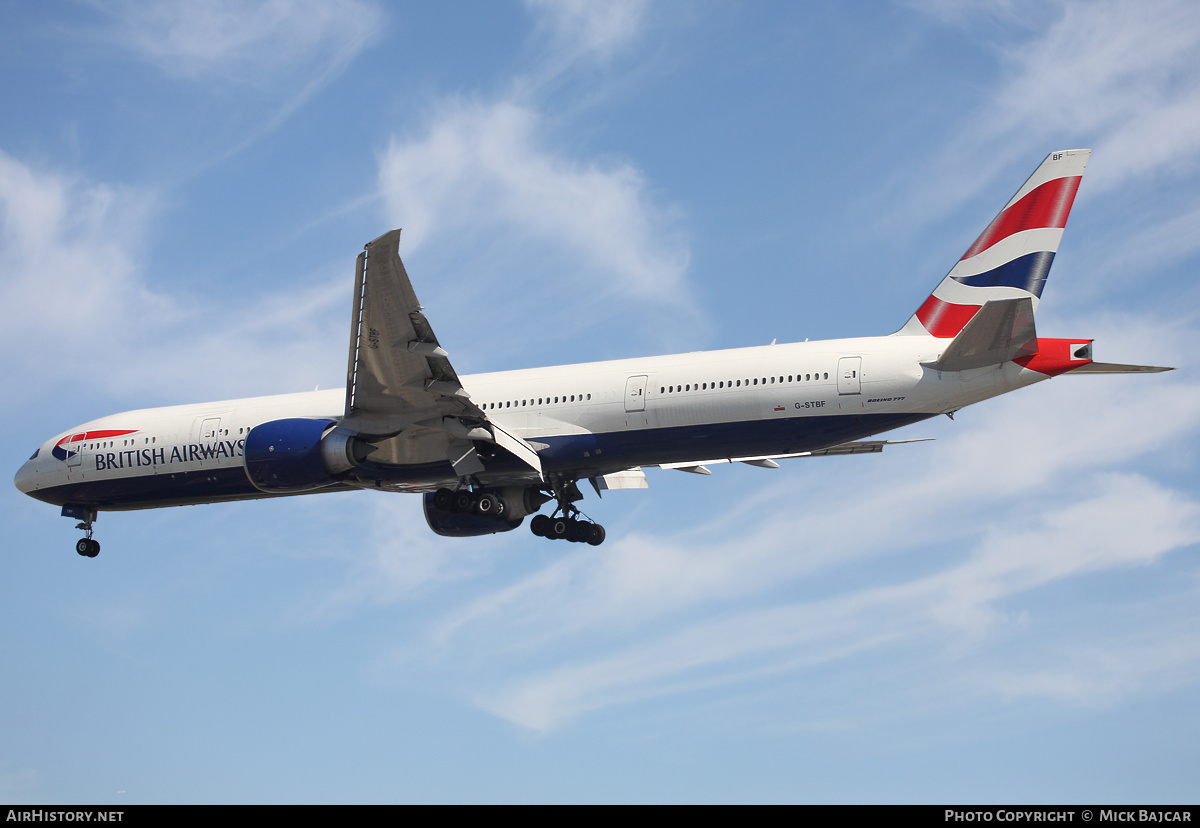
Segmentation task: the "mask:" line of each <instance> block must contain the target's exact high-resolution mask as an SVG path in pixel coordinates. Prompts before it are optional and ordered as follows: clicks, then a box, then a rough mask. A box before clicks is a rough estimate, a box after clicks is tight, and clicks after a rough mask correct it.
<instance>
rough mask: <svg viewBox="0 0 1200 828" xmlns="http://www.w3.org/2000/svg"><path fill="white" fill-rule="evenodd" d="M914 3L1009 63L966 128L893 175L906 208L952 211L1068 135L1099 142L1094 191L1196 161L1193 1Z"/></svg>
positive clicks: (1087, 143) (1197, 68)
mask: <svg viewBox="0 0 1200 828" xmlns="http://www.w3.org/2000/svg"><path fill="white" fill-rule="evenodd" d="M916 5H917V6H918V7H919V8H921V9H923V10H925V11H926V12H927V13H929V14H930V15H932V16H934V17H936V18H938V19H939V20H941V21H942V22H945V23H947V24H948V25H950V26H953V27H954V28H956V29H959V28H962V29H968V30H970V31H972V32H973V33H975V34H976V35H977V38H976V39H977V41H978V42H987V40H989V39H991V40H994V41H995V44H996V45H995V49H996V52H997V54H998V56H999V58H1000V61H1001V72H1000V80H999V81H998V83H997V84H996V86H995V87H994V88H993V89H991V90H990V91H985V92H984V93H983V94H982V95H981V99H980V103H979V105H978V106H976V107H975V108H974V109H973V110H969V111H965V112H963V114H962V117H961V119H960V121H961V123H962V124H963V126H962V128H961V129H959V130H957V131H955V132H954V133H953V134H952V135H951V136H950V140H949V141H948V142H947V143H946V145H945V146H943V147H939V148H938V152H937V155H936V157H935V158H933V159H931V161H930V162H929V164H927V165H921V166H920V168H919V169H911V170H908V171H905V172H903V173H901V174H900V175H901V177H902V178H903V179H904V180H903V181H897V182H895V183H896V186H898V187H903V188H904V190H905V193H906V195H905V198H904V205H903V207H902V211H903V212H904V213H905V214H907V215H914V216H922V217H940V216H943V215H946V214H947V213H949V212H951V211H953V210H954V209H955V208H956V207H958V206H959V205H961V204H962V203H964V202H965V201H967V200H968V199H970V198H972V197H974V196H975V195H976V194H978V193H979V191H981V190H982V189H984V188H986V187H990V186H993V184H994V182H995V181H996V178H997V176H998V175H1000V174H1002V173H1003V174H1005V175H1007V174H1009V173H1010V171H1011V170H1012V169H1013V165H1014V164H1027V165H1028V170H1027V171H1028V172H1032V170H1033V165H1034V164H1035V163H1036V162H1037V161H1038V160H1040V159H1041V158H1043V157H1044V156H1045V155H1046V153H1048V152H1050V151H1052V150H1058V149H1066V148H1068V147H1067V146H1065V144H1068V143H1069V144H1071V145H1072V146H1080V147H1091V148H1093V149H1094V150H1095V154H1094V155H1093V156H1092V159H1091V162H1090V164H1089V168H1088V173H1087V176H1086V183H1085V187H1086V190H1085V191H1084V192H1086V193H1088V194H1096V193H1101V192H1105V191H1110V190H1113V189H1115V188H1118V187H1124V188H1128V187H1129V186H1131V185H1133V184H1147V185H1161V184H1162V183H1163V182H1170V181H1176V180H1178V179H1179V178H1180V177H1181V176H1188V175H1191V174H1193V173H1194V172H1195V171H1196V169H1197V167H1198V166H1200V64H1197V62H1196V60H1195V54H1196V53H1197V51H1198V50H1200V7H1197V6H1196V5H1195V4H1194V3H1189V2H1186V0H1183V1H1181V0H1159V2H1153V3H1143V2H1130V0H1109V1H1108V2H1097V3H1081V2H1072V1H1068V0H1064V2H1059V3H1056V4H1054V5H1052V6H1049V7H1048V8H1047V7H1042V8H1034V7H1031V6H1029V5H1028V4H1021V3H1010V4H1000V5H999V6H994V5H991V4H987V5H974V6H963V5H962V4H958V5H957V6H955V7H953V10H950V7H947V6H946V4H943V3H940V2H930V3H918V4H916ZM1047 18H1050V19H1047ZM1043 21H1045V22H1043ZM984 32H986V35H983V34H982V33H984ZM914 183H915V185H916V186H914ZM1011 188H1012V189H1015V188H1016V182H1013V184H1012V187H1011ZM996 207H997V208H999V207H1000V204H997V205H996Z"/></svg>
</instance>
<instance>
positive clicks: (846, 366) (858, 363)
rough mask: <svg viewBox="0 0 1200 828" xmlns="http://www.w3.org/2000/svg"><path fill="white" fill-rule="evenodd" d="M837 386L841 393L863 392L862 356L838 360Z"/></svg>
mask: <svg viewBox="0 0 1200 828" xmlns="http://www.w3.org/2000/svg"><path fill="white" fill-rule="evenodd" d="M837 388H838V393H839V394H861V393H862V357H842V358H841V359H839V360H838V372H837Z"/></svg>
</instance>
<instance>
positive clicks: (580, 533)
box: [567, 520, 593, 543]
mask: <svg viewBox="0 0 1200 828" xmlns="http://www.w3.org/2000/svg"><path fill="white" fill-rule="evenodd" d="M592 526H593V524H591V523H588V522H587V521H586V520H573V521H571V525H570V526H569V527H568V528H567V540H569V541H570V542H571V543H584V542H585V541H587V540H588V539H589V538H591V536H592Z"/></svg>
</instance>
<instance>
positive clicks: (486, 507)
mask: <svg viewBox="0 0 1200 828" xmlns="http://www.w3.org/2000/svg"><path fill="white" fill-rule="evenodd" d="M475 511H476V512H477V513H478V514H481V515H485V516H491V515H494V514H496V496H495V495H494V494H488V493H486V492H485V493H483V494H481V495H480V496H479V499H478V500H476V501H475Z"/></svg>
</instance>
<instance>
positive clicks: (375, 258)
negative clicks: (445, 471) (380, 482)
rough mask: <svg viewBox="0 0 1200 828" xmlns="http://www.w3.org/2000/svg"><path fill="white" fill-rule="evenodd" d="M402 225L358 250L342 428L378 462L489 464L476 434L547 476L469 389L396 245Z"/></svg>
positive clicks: (459, 468)
mask: <svg viewBox="0 0 1200 828" xmlns="http://www.w3.org/2000/svg"><path fill="white" fill-rule="evenodd" d="M399 244H400V231H399V230H393V231H391V232H390V233H385V234H384V235H382V236H380V237H379V238H377V239H375V241H373V242H371V243H370V244H368V245H367V246H366V248H365V249H364V250H363V252H362V253H360V254H359V256H358V262H357V265H356V268H355V277H354V306H353V314H352V316H351V320H350V357H349V363H348V365H347V368H346V412H345V417H344V418H343V419H342V423H341V425H342V427H344V428H346V429H349V430H351V431H353V432H355V433H357V434H359V435H360V436H361V437H362V438H363V439H366V440H367V441H368V442H369V443H371V445H372V446H374V448H375V450H376V451H375V452H374V453H372V454H371V461H372V462H380V463H394V464H411V463H431V462H438V461H441V460H447V459H448V460H449V461H450V462H451V464H452V465H453V466H454V470H455V472H456V473H457V474H459V475H468V474H475V473H478V472H480V471H483V468H484V467H483V464H482V463H481V462H480V460H479V457H478V455H477V453H476V451H475V446H474V444H473V442H472V441H474V440H485V441H488V442H493V443H496V444H497V445H499V446H500V447H501V448H503V449H505V450H506V451H508V452H510V453H512V454H514V455H516V456H517V457H518V458H520V459H521V460H522V461H523V462H524V463H525V464H526V465H527V466H529V467H530V469H531V471H532V472H534V473H535V476H536V477H538V478H540V477H541V463H540V461H539V460H538V456H537V452H536V451H534V449H533V448H532V447H531V446H530V445H529V444H528V443H526V442H525V441H524V440H522V439H521V438H519V437H516V436H514V435H512V434H509V433H508V432H506V431H504V430H503V429H502V428H500V427H499V426H498V425H497V424H495V423H493V422H490V421H489V420H488V417H487V415H486V414H484V412H483V411H482V409H480V408H479V406H477V405H475V403H473V402H472V401H471V398H470V396H469V395H468V394H467V392H466V391H465V390H463V387H462V383H461V382H459V379H458V374H457V373H456V372H455V370H454V366H452V365H451V364H450V357H449V355H448V354H447V353H446V351H445V350H444V349H443V348H442V347H441V345H440V344H439V343H438V339H437V336H436V335H435V334H434V332H433V328H432V326H431V325H430V324H429V320H428V319H426V318H425V314H424V313H423V312H422V311H423V308H422V307H421V304H420V302H418V301H417V295H416V292H415V291H413V287H412V283H411V282H410V281H409V278H408V273H407V272H406V271H405V270H404V263H403V262H401V261H400V255H399V252H398V248H399Z"/></svg>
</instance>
